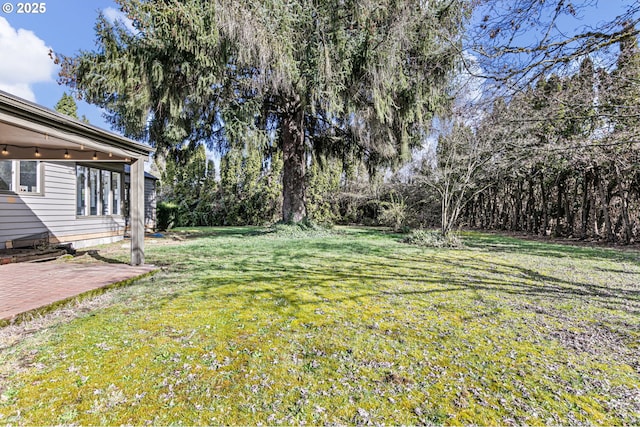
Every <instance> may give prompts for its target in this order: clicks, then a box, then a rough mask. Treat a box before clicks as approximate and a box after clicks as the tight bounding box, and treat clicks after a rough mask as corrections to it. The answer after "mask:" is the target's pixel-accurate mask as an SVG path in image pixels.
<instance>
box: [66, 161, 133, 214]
mask: <svg viewBox="0 0 640 427" xmlns="http://www.w3.org/2000/svg"><path fill="white" fill-rule="evenodd" d="M121 175H122V174H121V173H120V172H112V171H108V170H104V169H97V168H92V167H87V166H80V165H77V166H76V185H77V189H76V200H77V202H76V215H78V216H98V215H120V214H121V206H120V205H121V204H120V200H121V197H122V196H121V191H122V187H121V183H122V177H121Z"/></svg>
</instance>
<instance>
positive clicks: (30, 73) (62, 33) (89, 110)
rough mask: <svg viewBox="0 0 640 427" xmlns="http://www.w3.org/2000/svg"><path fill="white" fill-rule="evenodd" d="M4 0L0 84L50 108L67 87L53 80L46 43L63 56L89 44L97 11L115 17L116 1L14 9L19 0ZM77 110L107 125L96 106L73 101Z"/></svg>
mask: <svg viewBox="0 0 640 427" xmlns="http://www.w3.org/2000/svg"><path fill="white" fill-rule="evenodd" d="M2 3H3V4H6V3H7V2H6V1H4V0H2ZM8 3H10V4H11V5H12V6H13V11H12V12H11V13H6V12H5V11H4V8H3V11H0V89H1V90H4V91H6V92H10V93H13V94H14V95H17V96H20V97H22V98H25V99H28V100H30V101H34V102H37V103H38V104H40V105H43V106H45V107H48V108H53V107H54V105H55V104H56V103H57V102H58V100H59V99H60V98H61V97H62V94H63V92H65V91H67V93H69V90H68V88H67V87H65V86H60V85H59V84H58V83H57V81H56V80H57V75H58V68H57V66H55V65H54V64H53V61H52V60H51V59H50V58H49V55H48V52H49V48H50V49H53V51H54V52H59V53H63V54H65V55H71V54H74V53H76V52H78V51H80V50H91V49H93V48H94V47H95V32H94V30H93V26H94V24H95V22H96V18H97V16H98V13H99V12H100V11H103V13H105V14H106V15H107V16H112V17H115V16H116V15H117V13H118V12H117V10H118V9H117V5H116V4H115V3H114V2H113V1H110V0H49V1H46V2H44V3H45V6H46V10H45V12H44V13H41V14H34V13H31V14H27V13H22V14H19V13H17V8H18V3H19V2H17V1H9V2H8ZM78 114H79V115H80V116H82V115H83V114H84V115H86V116H87V118H88V119H89V121H90V122H91V123H92V124H93V125H96V126H98V127H102V128H106V129H108V125H107V124H106V123H105V122H104V120H103V119H102V113H101V111H100V110H99V109H97V108H96V107H94V106H91V105H88V104H86V103H83V102H78Z"/></svg>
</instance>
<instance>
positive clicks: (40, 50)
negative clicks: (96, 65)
mask: <svg viewBox="0 0 640 427" xmlns="http://www.w3.org/2000/svg"><path fill="white" fill-rule="evenodd" d="M589 1H591V2H593V0H589ZM634 1H637V0H600V1H599V2H596V3H595V4H596V6H595V7H593V8H590V9H589V10H588V11H587V13H586V15H585V16H584V19H583V20H582V21H580V22H576V23H575V24H576V25H585V24H587V23H593V24H595V23H598V22H602V21H603V20H606V19H610V18H612V17H613V16H615V15H616V14H617V13H619V12H620V11H621V10H622V9H623V8H624V6H626V5H629V4H631V3H633V2H634ZM0 3H3V5H4V6H3V7H2V10H0V90H4V91H7V92H10V93H13V94H15V95H17V96H21V97H23V98H26V99H28V100H30V101H34V102H37V103H38V104H41V105H43V106H45V107H48V108H53V106H54V105H55V104H56V103H57V102H58V100H59V99H60V97H61V96H62V93H63V92H64V91H65V90H66V91H67V92H68V88H66V87H64V86H60V85H58V83H57V81H56V79H57V74H58V69H57V66H55V65H54V64H53V62H52V61H51V59H50V58H49V56H48V52H49V49H53V51H54V52H58V53H63V54H66V55H72V54H74V53H77V52H78V51H79V50H91V49H93V48H94V47H95V33H94V30H93V26H94V24H95V21H96V17H97V16H98V13H99V12H100V11H102V12H103V13H105V15H106V16H108V17H111V18H112V19H116V18H117V17H118V16H122V15H119V12H118V7H117V4H116V3H115V2H114V1H111V0H49V1H45V2H43V3H44V5H45V7H46V11H45V12H44V13H40V14H34V13H30V14H27V13H22V14H20V13H17V9H18V7H19V6H18V3H19V2H18V1H14V0H0ZM576 3H581V2H576ZM7 4H9V5H11V6H12V8H13V11H11V13H7V11H6V10H4V7H5V6H6V5H7ZM78 113H79V115H80V116H82V115H86V116H87V118H88V119H89V121H90V122H91V123H92V124H93V125H96V126H98V127H103V128H105V129H109V126H108V124H106V122H105V121H104V119H103V118H102V113H101V111H100V110H99V109H97V108H96V107H94V106H91V105H88V104H85V103H83V102H78Z"/></svg>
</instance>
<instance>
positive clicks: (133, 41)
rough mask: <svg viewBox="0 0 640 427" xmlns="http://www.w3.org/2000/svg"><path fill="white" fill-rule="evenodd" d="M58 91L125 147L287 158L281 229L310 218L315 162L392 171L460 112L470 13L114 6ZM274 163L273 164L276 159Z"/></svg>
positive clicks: (222, 1) (236, 4) (311, 1)
mask: <svg viewBox="0 0 640 427" xmlns="http://www.w3.org/2000/svg"><path fill="white" fill-rule="evenodd" d="M118 3H119V4H120V7H121V9H122V10H123V11H124V12H125V13H126V14H127V16H128V17H129V18H130V19H131V20H132V22H133V25H134V27H135V29H136V30H135V32H134V33H132V32H130V31H129V30H128V29H127V28H126V27H125V26H124V25H123V24H122V23H118V22H116V23H112V22H110V21H109V20H108V19H107V18H106V17H105V16H100V17H99V18H98V21H97V24H96V34H97V46H98V47H97V49H96V50H94V51H85V52H81V53H79V54H78V55H76V56H73V57H61V60H62V72H61V80H62V81H63V82H64V83H66V84H69V85H70V86H72V87H73V88H74V89H75V90H76V91H77V92H78V93H79V94H80V95H81V96H82V97H83V98H84V99H86V100H87V101H89V102H91V103H95V104H98V105H100V106H101V107H103V108H105V109H106V110H107V111H108V112H109V114H110V119H111V122H112V124H113V125H114V126H115V127H116V128H118V129H120V130H121V131H123V132H124V133H125V134H127V135H128V136H132V137H137V138H143V137H144V138H148V140H149V141H150V142H151V143H152V144H155V145H156V146H157V147H158V148H160V149H167V150H168V152H169V153H170V152H171V149H173V148H176V147H179V148H180V149H181V150H183V149H184V145H185V142H186V143H187V145H188V146H190V147H193V148H195V147H196V146H197V145H199V144H202V143H205V144H208V145H209V147H210V148H217V149H219V150H220V151H222V152H224V151H225V150H226V149H227V148H228V147H229V146H230V145H234V144H236V145H241V146H246V145H248V144H253V145H257V146H260V147H263V148H264V147H270V150H271V152H272V151H273V150H279V151H281V152H282V156H283V178H282V179H283V207H282V215H283V219H284V220H285V221H299V220H301V219H302V218H304V217H305V216H306V207H305V203H306V200H305V195H306V188H305V183H306V168H307V163H308V158H309V157H308V156H309V155H310V153H312V152H315V153H322V154H325V155H327V154H328V155H332V156H337V157H339V158H354V159H355V158H360V159H364V160H365V161H366V162H367V164H369V165H371V166H375V165H380V164H392V163H393V162H395V161H397V159H399V158H401V157H402V156H403V155H406V154H408V152H409V148H410V147H412V146H415V145H417V144H419V143H420V142H421V141H422V139H423V138H424V135H425V133H426V132H427V130H428V127H429V124H430V120H431V118H432V116H433V114H434V113H435V112H437V111H438V110H439V109H441V108H444V107H446V105H447V103H448V101H450V99H449V97H448V93H447V89H448V82H449V81H450V78H451V76H452V72H453V71H454V70H455V66H456V63H457V60H458V52H459V51H460V43H461V41H460V35H461V34H460V31H461V29H462V28H463V25H462V24H463V22H464V20H465V19H466V16H467V12H468V10H467V9H466V2H464V1H462V0H435V1H418V0H413V1H412V0H399V1H398V0H394V1H392V0H366V1H356V0H297V1H284V0H265V1H261V2H255V1H248V0H218V1H204V0H188V1H184V2H178V1H172V0H149V1H144V0H118ZM267 151H268V150H267Z"/></svg>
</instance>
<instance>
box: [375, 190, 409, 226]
mask: <svg viewBox="0 0 640 427" xmlns="http://www.w3.org/2000/svg"><path fill="white" fill-rule="evenodd" d="M380 208H381V210H382V212H381V213H380V217H379V220H380V222H381V223H383V224H384V225H387V226H389V227H392V228H393V231H402V230H403V227H404V225H405V221H406V219H407V205H406V203H405V201H404V199H402V198H395V197H394V196H393V194H392V195H391V201H389V202H380Z"/></svg>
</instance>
